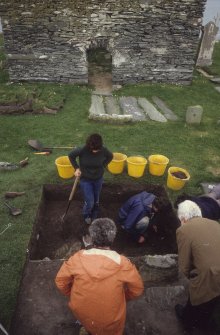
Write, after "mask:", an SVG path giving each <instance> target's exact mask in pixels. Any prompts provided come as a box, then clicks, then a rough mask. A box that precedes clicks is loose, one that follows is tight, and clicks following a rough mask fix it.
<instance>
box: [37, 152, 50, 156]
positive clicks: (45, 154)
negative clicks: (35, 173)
mask: <svg viewBox="0 0 220 335" xmlns="http://www.w3.org/2000/svg"><path fill="white" fill-rule="evenodd" d="M50 154H51V151H39V152H34V155H44V156H48V155H50Z"/></svg>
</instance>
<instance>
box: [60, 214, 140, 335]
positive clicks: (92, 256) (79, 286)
mask: <svg viewBox="0 0 220 335" xmlns="http://www.w3.org/2000/svg"><path fill="white" fill-rule="evenodd" d="M89 233H90V237H91V240H92V247H91V248H90V249H87V250H85V249H83V250H80V251H78V252H77V253H75V254H74V255H73V256H71V257H70V258H69V259H68V260H67V261H65V262H64V263H63V265H62V266H61V268H60V270H59V272H58V274H57V276H56V279H55V283H56V285H57V287H58V289H59V290H60V291H61V292H62V293H63V294H64V295H66V296H69V297H70V301H69V307H70V309H71V310H72V312H73V314H74V316H75V317H76V318H77V319H78V320H79V321H80V322H81V323H82V325H83V326H84V327H85V329H86V330H87V332H89V333H90V334H92V335H122V334H123V330H124V325H125V319H126V301H128V300H131V299H134V298H136V297H138V296H140V295H141V294H142V293H143V289H144V286H143V281H142V279H141V277H140V274H139V273H138V271H137V269H136V267H135V266H134V265H133V264H132V263H131V262H130V260H128V259H127V258H126V257H125V256H122V255H119V254H118V253H117V252H116V251H113V250H111V245H112V243H113V241H114V239H115V236H116V225H115V223H114V221H112V220H111V219H109V218H100V219H96V220H94V221H93V222H92V224H91V226H90V227H89Z"/></svg>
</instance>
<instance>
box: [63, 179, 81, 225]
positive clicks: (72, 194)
mask: <svg viewBox="0 0 220 335" xmlns="http://www.w3.org/2000/svg"><path fill="white" fill-rule="evenodd" d="M79 179H80V177H76V178H75V180H74V183H73V187H72V190H71V193H70V196H69V201H68V205H67V207H66V211H65V213H64V214H63V216H62V217H61V221H62V223H63V222H64V219H65V217H66V214H67V212H68V210H69V207H70V204H71V201H72V199H73V196H74V193H75V191H76V186H77V184H78V181H79Z"/></svg>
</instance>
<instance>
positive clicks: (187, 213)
mask: <svg viewBox="0 0 220 335" xmlns="http://www.w3.org/2000/svg"><path fill="white" fill-rule="evenodd" d="M177 216H178V218H179V220H180V221H181V222H185V221H188V220H190V219H192V218H194V217H201V216H202V212H201V209H200V208H199V206H198V205H197V204H196V203H195V202H193V201H191V200H185V201H183V202H181V203H180V204H179V205H178V209H177Z"/></svg>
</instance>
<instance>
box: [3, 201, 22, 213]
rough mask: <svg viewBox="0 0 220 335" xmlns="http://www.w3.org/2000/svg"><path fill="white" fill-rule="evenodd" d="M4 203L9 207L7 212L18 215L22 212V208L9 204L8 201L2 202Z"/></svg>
mask: <svg viewBox="0 0 220 335" xmlns="http://www.w3.org/2000/svg"><path fill="white" fill-rule="evenodd" d="M4 205H5V206H6V207H8V208H9V213H10V214H11V215H13V216H17V215H20V214H21V213H22V210H21V209H20V208H16V207H13V206H11V205H9V203H8V202H6V201H5V202H4Z"/></svg>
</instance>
